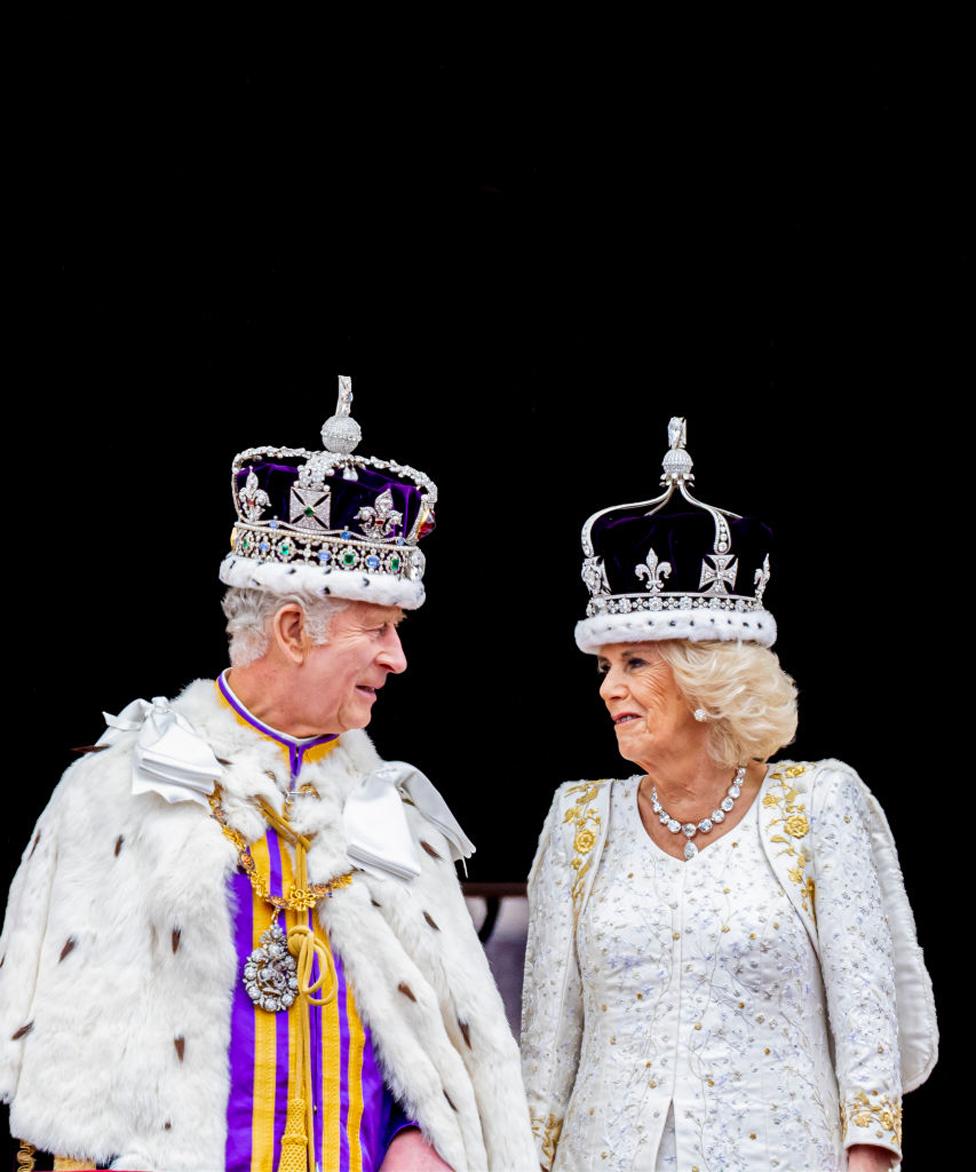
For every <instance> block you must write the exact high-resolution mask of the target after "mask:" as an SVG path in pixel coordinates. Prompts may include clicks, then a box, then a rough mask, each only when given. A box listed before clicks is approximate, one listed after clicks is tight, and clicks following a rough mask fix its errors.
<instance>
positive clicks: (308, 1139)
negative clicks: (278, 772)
mask: <svg viewBox="0 0 976 1172" xmlns="http://www.w3.org/2000/svg"><path fill="white" fill-rule="evenodd" d="M266 816H267V817H268V820H269V821H270V822H272V824H273V825H274V826H275V827H276V829H278V830H280V831H283V832H284V834H285V837H286V839H288V840H289V841H291V842H292V844H293V845H294V847H295V871H296V880H297V884H298V887H299V889H300V890H302V891H304V890H306V889H307V887H308V866H307V861H306V858H305V852H306V851H307V850H308V845H309V843H308V839H307V838H305V837H304V836H303V835H301V834H296V833H295V831H294V830H292V828H291V826H290V825H289V823H288V821H287V820H286V819H283V818H279V817H278V816H277V815H276V814H275V813H274V811H273V810H270V812H268V811H266ZM314 914H315V912H314V909H310V910H309V911H308V913H307V915H308V923H307V924H296V925H295V926H294V927H292V928H289V929H288V950H289V952H290V953H291V954H292V956H294V957H295V960H296V962H297V969H298V973H297V976H298V999H297V1000H296V1001H295V1003H294V1005H293V1006H292V1007H291V1009H290V1010H289V1013H297V1014H298V1033H299V1044H298V1047H297V1053H294V1054H292V1056H291V1061H292V1062H293V1063H296V1062H301V1069H300V1070H299V1071H298V1073H297V1077H296V1076H293V1077H292V1079H291V1083H292V1086H294V1087H295V1089H296V1092H297V1093H296V1096H295V1098H294V1099H289V1101H288V1113H287V1116H286V1118H285V1134H284V1136H282V1140H281V1158H280V1160H279V1161H278V1172H306V1170H307V1172H315V1150H314V1149H315V1114H314V1107H313V1103H314V1088H313V1086H312V1029H311V1022H310V1020H309V1006H310V1005H328V1004H329V1003H330V1002H331V1001H334V1000H335V997H336V994H337V992H338V989H339V978H338V976H337V975H336V970H335V964H334V963H333V960H332V953H331V952H330V951H329V950H328V949H327V948H326V947H325V945H324V944H323V943H322V942H321V940H317V939H316V937H315V930H314V928H313V926H312V924H313V920H312V917H313V916H314ZM316 956H317V957H318V959H319V970H320V976H319V979H318V980H317V981H314V982H312V983H309V982H310V979H311V976H312V962H313V961H314V959H315V957H316ZM323 986H324V988H323ZM319 990H322V996H321V997H315V996H314V994H315V993H317V992H319ZM302 1096H304V1097H302Z"/></svg>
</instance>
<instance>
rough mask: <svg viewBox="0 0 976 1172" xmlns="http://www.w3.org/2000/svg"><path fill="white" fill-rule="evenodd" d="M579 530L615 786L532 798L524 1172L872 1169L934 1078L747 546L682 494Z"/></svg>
mask: <svg viewBox="0 0 976 1172" xmlns="http://www.w3.org/2000/svg"><path fill="white" fill-rule="evenodd" d="M669 435H670V448H669V450H668V452H667V454H666V456H665V459H664V475H663V477H662V482H663V484H664V486H665V491H664V493H663V494H662V495H661V496H659V497H657V498H656V499H654V500H651V501H644V502H641V503H637V504H630V505H622V506H619V507H616V508H610V509H604V510H603V511H601V512H599V513H596V514H594V516H592V517H590V519H589V520H588V521H587V522H586V524H585V525H584V527H583V553H584V559H585V560H584V562H583V580H584V582H585V583H586V585H587V587H588V589H589V591H590V595H591V597H590V601H589V605H588V608H587V615H586V618H584V619H583V620H582V621H581V622H580V623H579V624H578V625H577V628H576V641H577V644H578V645H579V647H580V649H581V650H582V651H584V652H587V653H589V654H592V655H594V656H596V660H597V666H598V669H599V672H600V695H601V697H602V699H603V702H604V704H605V705H606V709H607V715H608V717H609V719H610V721H611V722H612V724H613V729H614V733H615V735H616V738H617V746H618V750H619V752H620V754H621V756H622V757H623V758H624V759H625V760H627V761H630V762H633V763H634V764H635V765H636V766H637V771H636V772H635V773H634V774H632V775H631V776H629V777H625V778H621V779H618V780H605V781H583V782H567V783H566V784H565V785H563V786H561V787H560V788H559V790H558V791H557V793H556V795H555V798H554V801H553V803H552V808H551V811H550V813H549V816H548V818H547V820H546V823H545V826H544V828H543V831H542V835H541V839H540V842H539V849H538V852H537V854H536V858H535V861H534V863H533V866H532V871H531V873H530V878H529V909H530V912H529V916H530V922H529V939H528V948H527V954H526V967H525V985H524V994H523V1028H522V1058H523V1071H524V1075H525V1082H526V1087H527V1091H528V1097H529V1105H530V1110H531V1113H532V1122H533V1130H534V1132H535V1135H536V1142H537V1147H538V1152H539V1160H540V1163H541V1165H542V1167H543V1168H544V1169H555V1170H557V1172H569V1170H580V1172H592V1170H593V1169H606V1170H607V1172H610V1170H611V1169H620V1170H623V1169H668V1170H671V1169H679V1168H680V1169H691V1172H700V1170H701V1172H703V1170H704V1169H706V1168H723V1169H749V1170H752V1169H755V1170H756V1172H758V1170H759V1169H762V1170H763V1172H767V1170H769V1169H776V1170H777V1172H788V1170H794V1172H813V1170H814V1169H816V1170H826V1169H842V1168H845V1167H847V1168H850V1169H857V1170H859V1172H868V1170H871V1172H873V1170H875V1169H882V1168H883V1169H887V1168H889V1167H892V1166H894V1165H896V1164H897V1163H898V1161H899V1160H900V1157H901V1136H902V1122H901V1121H902V1109H901V1102H902V1095H903V1094H904V1093H905V1092H906V1091H909V1090H911V1089H912V1088H913V1087H916V1086H918V1085H919V1084H920V1083H922V1082H923V1081H924V1080H925V1079H926V1078H927V1077H928V1074H929V1073H930V1071H931V1069H932V1067H933V1066H934V1064H935V1060H936V1046H937V1031H936V1020H935V1008H934V1002H933V999H932V989H931V982H930V980H929V977H928V974H927V972H926V969H925V966H924V963H923V961H922V959H921V953H920V951H919V948H918V944H917V942H916V938H915V928H914V921H913V918H912V913H911V908H910V906H909V903H908V899H907V896H906V894H905V890H904V886H903V884H902V880H901V872H900V870H899V867H898V861H897V855H896V852H895V846H894V842H893V840H892V837H891V832H890V830H889V828H888V824H887V821H886V819H885V816H884V813H883V812H882V810H881V807H880V805H879V804H878V802H877V800H876V799H875V798H874V796H873V795H872V794H871V792H870V790H869V789H868V787H867V786H866V785H865V783H864V782H863V781H862V780H861V779H860V777H859V776H858V774H857V773H856V772H855V770H854V769H853V768H852V767H851V766H850V765H848V764H846V763H844V762H843V761H838V760H835V759H830V758H828V759H823V760H817V761H794V760H789V759H778V760H776V761H772V760H771V758H772V757H773V756H774V755H776V754H777V753H778V752H779V751H780V750H781V749H782V748H783V747H784V746H785V745H787V744H789V743H790V741H792V739H793V737H794V735H795V732H796V727H797V709H796V688H795V685H794V682H793V680H792V679H791V678H790V677H789V676H788V675H787V674H786V673H785V672H784V671H783V669H782V668H781V666H780V664H779V660H778V658H777V656H776V654H775V653H774V652H773V651H772V650H770V648H771V645H772V644H773V642H774V640H775V637H776V623H775V620H774V619H773V616H772V614H771V613H770V611H769V610H768V609H767V606H766V602H765V597H764V596H765V592H766V587H767V584H768V582H769V580H770V576H771V553H772V535H771V533H770V531H769V529H768V528H767V527H766V526H765V525H763V524H762V523H760V522H758V521H756V520H752V519H749V518H745V517H740V516H737V515H736V514H734V513H730V512H728V511H726V510H724V509H719V508H715V507H713V506H710V505H706V504H704V503H702V502H701V501H699V500H697V499H696V498H695V497H694V496H693V495H692V494H691V491H690V487H689V486H690V485H691V483H692V481H693V475H692V461H691V457H690V456H689V454H688V452H687V450H686V447H685V442H686V432H685V422H684V420H682V419H672V420H671V424H670V427H669Z"/></svg>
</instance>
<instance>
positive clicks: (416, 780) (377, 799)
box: [343, 761, 474, 880]
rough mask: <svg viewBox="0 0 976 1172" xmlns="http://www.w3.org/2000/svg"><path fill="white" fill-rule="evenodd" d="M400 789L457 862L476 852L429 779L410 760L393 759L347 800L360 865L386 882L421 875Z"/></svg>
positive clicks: (350, 842)
mask: <svg viewBox="0 0 976 1172" xmlns="http://www.w3.org/2000/svg"><path fill="white" fill-rule="evenodd" d="M400 790H403V791H405V792H406V794H407V795H408V796H409V798H410V800H411V801H412V802H413V804H414V805H415V806H416V807H417V809H418V810H419V811H420V812H421V814H423V815H424V817H425V818H427V819H428V820H429V821H430V822H432V823H433V824H434V825H435V826H436V827H437V829H438V830H439V831H440V832H441V833H442V834H443V835H444V837H445V838H446V839H447V841H448V844H449V846H450V850H451V858H452V860H453V861H455V862H457V860H458V859H461V860H464V859H467V858H469V857H470V856H471V855H473V854H474V843H472V842H471V840H470V839H469V838H468V836H467V835H466V834H465V833H464V831H463V830H462V829H461V827H460V826H459V825H458V822H457V819H456V818H455V817H454V815H453V814H452V813H451V811H450V809H449V807H448V805H447V802H445V801H444V799H443V798H442V797H441V795H440V794H439V793H438V792H437V790H436V789H435V788H434V786H433V784H432V783H431V782H430V781H429V779H428V778H427V777H425V776H424V774H423V773H421V772H420V770H419V769H417V768H415V766H413V765H408V764H407V762H406V761H387V762H385V763H384V764H383V765H381V766H379V768H378V769H374V770H373V771H372V772H371V773H367V774H366V776H365V777H364V778H363V779H362V781H361V782H360V783H359V784H358V785H357V786H356V788H355V789H354V790H353V791H352V793H351V794H350V795H349V797H348V798H347V799H346V805H345V809H344V810H343V820H344V823H345V831H346V842H347V854H348V855H349V857H350V858H351V859H352V860H353V861H354V862H355V863H356V865H357V866H358V867H360V868H361V869H362V870H363V871H367V872H368V873H369V874H370V875H378V876H380V877H381V878H387V877H388V876H390V875H394V876H395V877H396V878H397V879H403V880H408V879H415V878H416V877H417V876H418V875H419V874H420V861H419V858H418V856H417V848H416V846H415V845H414V841H413V835H412V834H411V833H410V826H409V824H408V822H407V815H406V812H405V811H404V809H403V800H402V799H401V797H400V792H399V791H400Z"/></svg>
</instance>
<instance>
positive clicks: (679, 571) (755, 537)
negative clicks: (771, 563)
mask: <svg viewBox="0 0 976 1172" xmlns="http://www.w3.org/2000/svg"><path fill="white" fill-rule="evenodd" d="M647 512H648V510H647V509H637V510H631V511H621V512H616V511H615V512H611V513H607V514H605V515H604V516H602V517H599V518H597V520H596V521H595V522H594V523H593V528H592V530H591V531H590V540H591V541H592V543H593V552H594V554H595V555H596V556H597V557H602V558H603V566H604V569H605V571H606V575H607V582H608V583H609V586H610V593H611V594H634V593H641V592H645V591H646V583H647V576H646V575H645V576H644V577H643V578H642V577H639V576H638V575H637V567H638V566H644V565H646V564H647V558H648V554H649V551H650V550H653V551H654V554H655V555H656V556H657V559H658V562H659V563H662V562H667V563H668V564H669V565H670V567H671V571H670V574H669V575H668V576H667V577H663V578H662V580H661V587H662V590H664V591H666V592H667V593H669V594H672V593H681V594H700V593H701V592H702V590H704V589H705V587H704V586H703V585H702V584H701V576H702V565H703V563H704V564H705V565H711V564H712V554H713V551H714V544H715V523H714V521H713V519H712V516H711V514H710V513H708V512H707V511H706V510H704V509H700V508H699V509H696V508H692V507H690V506H689V505H688V504H687V503H686V502H685V501H683V500H682V499H681V498H680V497H677V498H672V500H671V501H669V502H668V504H666V505H665V506H664V507H663V508H662V509H660V510H659V511H658V512H655V513H653V514H651V515H650V516H648V515H647ZM725 519H726V521H727V522H728V526H729V530H730V532H731V537H732V548H731V550H730V552H731V554H732V555H733V557H734V558H735V559H736V560H735V584H734V586H733V585H731V584H729V583H726V589H727V590H728V593H729V594H733V595H746V596H750V597H751V596H754V595H755V591H756V572H757V571H761V570H762V567H763V562H764V559H765V558H766V557H767V556H768V555H771V554H772V551H773V532H772V530H771V529H770V528H769V526H768V525H765V524H764V523H763V522H762V521H759V520H757V519H755V518H753V517H732V516H729V515H726V517H725Z"/></svg>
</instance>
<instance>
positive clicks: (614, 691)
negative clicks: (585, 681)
mask: <svg viewBox="0 0 976 1172" xmlns="http://www.w3.org/2000/svg"><path fill="white" fill-rule="evenodd" d="M624 691H625V688H624V682H623V680H622V679H621V678H620V676H619V675H618V674H617V673H616V672H615V671H614V670H613V669H612V668H611V669H610V671H608V672H607V674H606V675H605V676H604V677H603V682H602V683H601V684H600V695H601V696H602V697H603V699H604V701H607V700H617V699H619V698H620V697H621V696H622V695H623V694H624Z"/></svg>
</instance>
